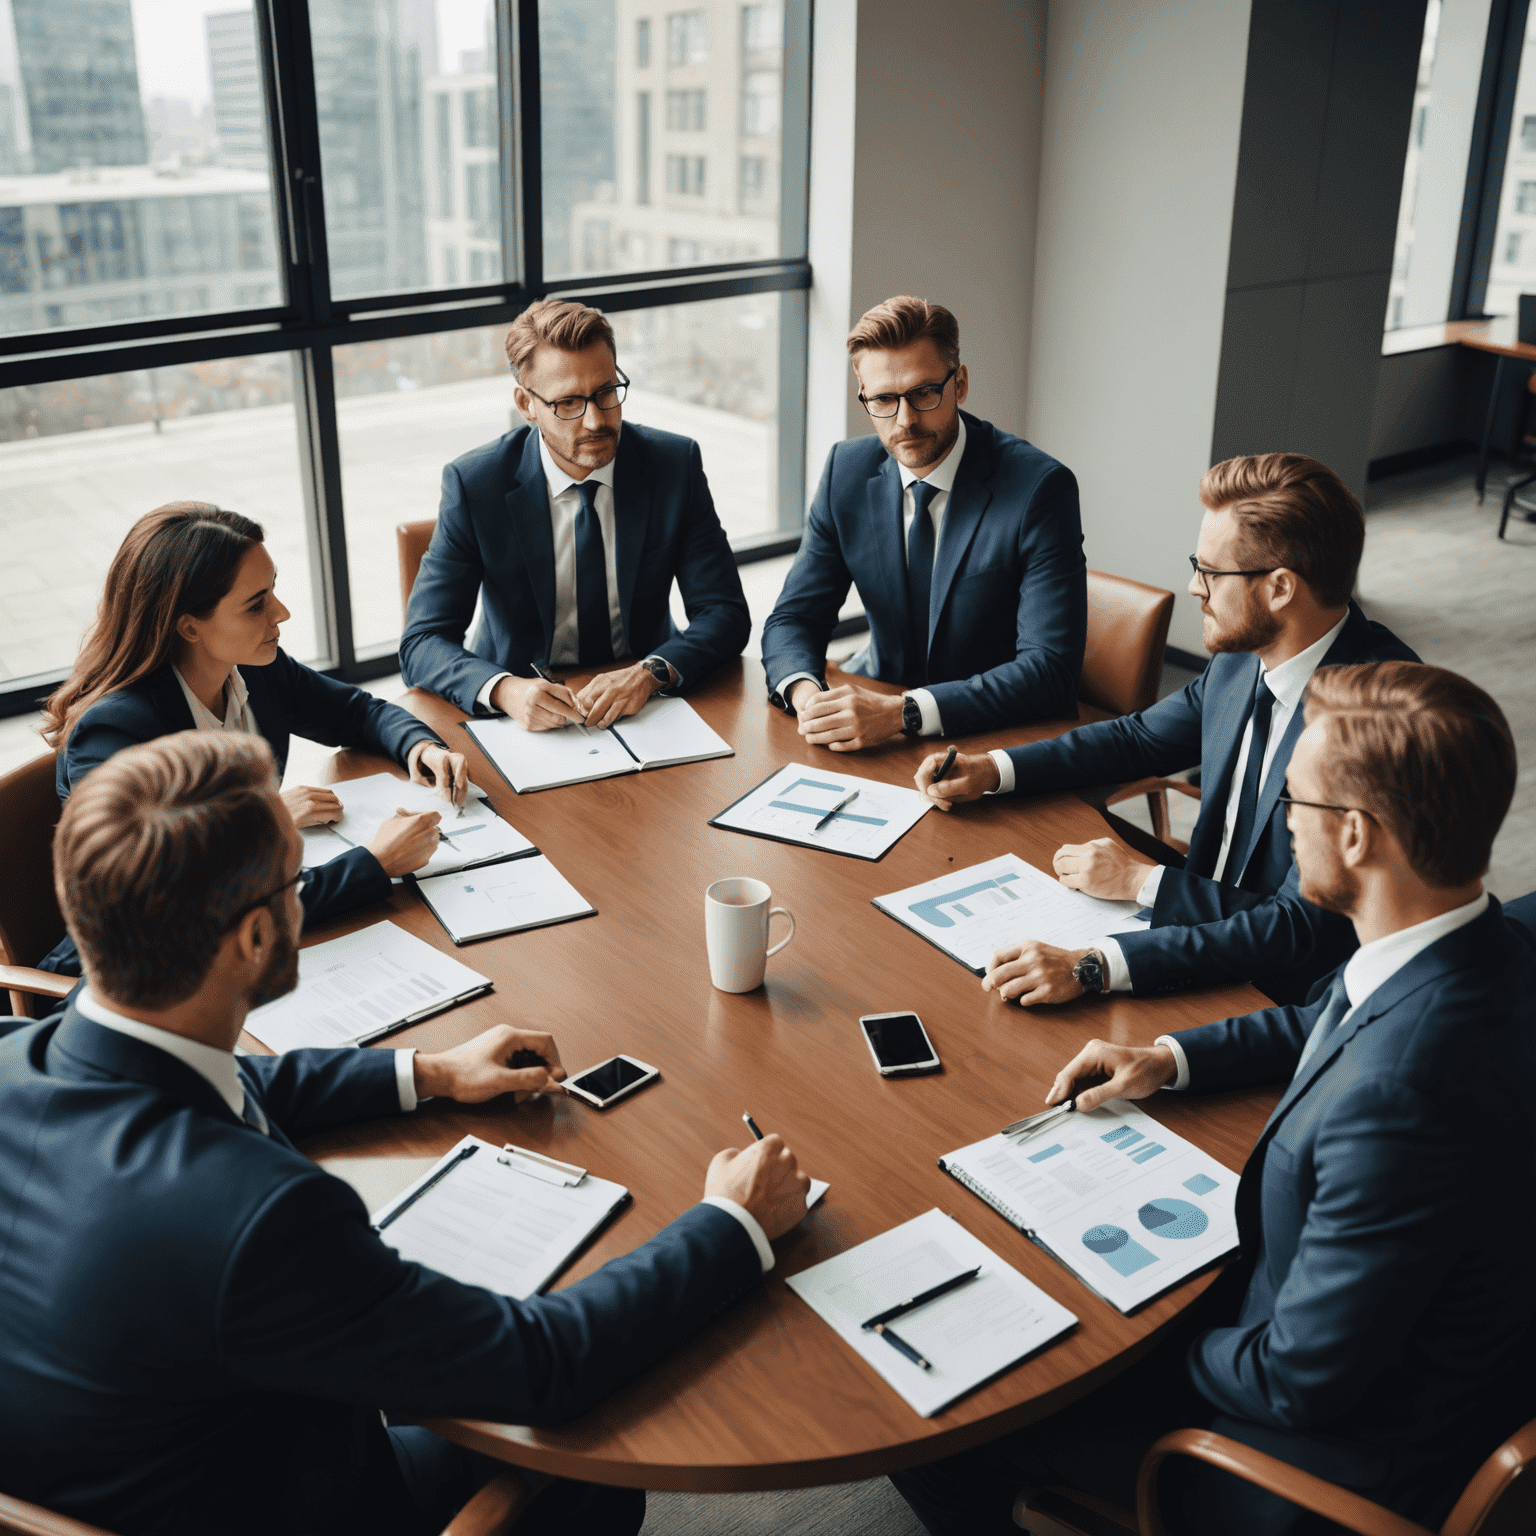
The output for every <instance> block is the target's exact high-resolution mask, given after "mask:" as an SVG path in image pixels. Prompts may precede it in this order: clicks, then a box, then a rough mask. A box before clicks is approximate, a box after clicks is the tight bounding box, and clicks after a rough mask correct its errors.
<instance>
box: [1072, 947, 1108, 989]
mask: <svg viewBox="0 0 1536 1536" xmlns="http://www.w3.org/2000/svg"><path fill="white" fill-rule="evenodd" d="M1104 970H1105V966H1104V956H1103V955H1101V954H1100V953H1099V952H1098V950H1096V949H1090V950H1089V951H1088V953H1087V954H1086V955H1084V956H1083V958H1082V959H1081V960H1079V961H1078V962H1077V964H1076V965H1074V966H1073V967H1072V979H1073V980H1074V981H1075V982H1076V983H1077V984H1078V986H1080V987H1081V988H1082V989H1083V992H1084V993H1085V994H1086V995H1087V996H1089V997H1092V996H1093V995H1094V994H1095V993H1097V992H1107V991H1108V990H1109V982H1108V979H1107V978H1106V977H1105V975H1104Z"/></svg>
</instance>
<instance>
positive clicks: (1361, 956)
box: [1344, 891, 1488, 1008]
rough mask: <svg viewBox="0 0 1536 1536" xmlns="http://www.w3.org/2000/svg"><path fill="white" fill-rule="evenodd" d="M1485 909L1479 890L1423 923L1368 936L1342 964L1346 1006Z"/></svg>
mask: <svg viewBox="0 0 1536 1536" xmlns="http://www.w3.org/2000/svg"><path fill="white" fill-rule="evenodd" d="M1487 910H1488V893H1487V891H1483V892H1482V893H1481V894H1480V895H1478V896H1475V897H1473V899H1472V900H1471V901H1469V902H1468V903H1467V904H1466V905H1465V906H1462V907H1454V908H1452V909H1451V911H1449V912H1442V913H1441V914H1440V915H1439V917H1432V918H1430V919H1429V920H1428V921H1427V922H1422V923H1415V924H1414V925H1413V927H1411V928H1399V929H1398V930H1397V932H1396V933H1389V934H1388V935H1387V936H1386V937H1385V938H1381V939H1372V940H1371V942H1370V943H1369V944H1362V945H1361V946H1360V948H1359V949H1357V950H1356V951H1355V952H1354V954H1352V955H1351V956H1350V957H1349V963H1348V964H1347V965H1346V966H1345V967H1344V990H1345V991H1346V992H1347V993H1348V994H1349V1006H1350V1007H1351V1008H1358V1007H1359V1006H1360V1004H1361V1003H1363V1002H1364V1001H1365V1000H1366V998H1368V997H1369V996H1370V995H1371V994H1372V993H1373V992H1375V991H1376V990H1377V989H1378V988H1380V987H1383V986H1385V985H1386V983H1387V982H1388V981H1390V980H1391V979H1392V977H1393V976H1395V975H1396V974H1397V973H1398V972H1399V971H1400V970H1402V968H1403V967H1404V966H1405V965H1407V964H1408V962H1409V961H1410V960H1412V959H1413V958H1414V956H1415V955H1418V954H1421V953H1422V952H1423V951H1424V950H1426V949H1428V948H1429V946H1430V945H1431V944H1434V943H1436V942H1437V941H1438V940H1440V939H1443V938H1444V937H1445V936H1446V934H1448V933H1455V931H1456V930H1457V929H1458V928H1465V927H1466V925H1467V924H1468V923H1471V922H1475V921H1476V920H1477V919H1478V918H1480V917H1481V916H1482V915H1483V913H1484V912H1486V911H1487Z"/></svg>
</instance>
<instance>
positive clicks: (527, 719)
mask: <svg viewBox="0 0 1536 1536" xmlns="http://www.w3.org/2000/svg"><path fill="white" fill-rule="evenodd" d="M491 708H492V709H499V710H500V711H501V712H502V714H504V715H509V716H510V717H511V718H512V719H513V720H516V721H517V723H518V724H519V725H520V726H522V727H523V729H524V730H527V731H557V730H559V729H560V727H561V726H565V725H573V724H574V725H581V724H582V723H583V722H584V721H585V719H586V716H585V715H584V714H583V712H582V710H581V708H580V706H578V704H577V703H576V695H575V694H574V693H572V692H571V690H570V689H569V688H567V687H566V686H565V684H564V683H551V682H549V681H547V680H546V679H545V678H542V677H504V678H502V680H501V681H500V682H499V683H497V684H496V686H495V687H494V688H493V689H492V690H491Z"/></svg>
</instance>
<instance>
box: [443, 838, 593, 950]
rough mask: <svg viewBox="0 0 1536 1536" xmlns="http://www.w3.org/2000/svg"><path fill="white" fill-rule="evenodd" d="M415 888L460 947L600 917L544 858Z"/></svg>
mask: <svg viewBox="0 0 1536 1536" xmlns="http://www.w3.org/2000/svg"><path fill="white" fill-rule="evenodd" d="M416 889H417V890H418V891H420V892H421V894H422V897H423V898H424V899H425V901H426V903H427V905H428V906H429V907H431V908H432V913H433V915H434V916H435V917H436V918H437V920H438V922H440V923H441V924H442V925H443V927H444V928H446V929H447V930H448V937H449V938H451V939H452V940H453V942H454V943H455V944H468V943H470V942H471V941H472V940H474V939H489V938H493V937H495V936H496V935H497V934H501V933H522V932H524V931H525V930H526V929H529V928H547V927H548V926H549V925H550V924H551V923H564V922H568V921H569V920H570V919H571V918H573V917H592V916H594V915H595V914H596V912H597V908H596V907H594V906H593V905H592V903H591V902H589V901H588V900H587V899H586V897H585V896H583V895H582V894H581V892H580V891H578V890H577V889H576V887H575V886H574V885H572V884H571V882H570V881H569V880H567V879H566V878H565V876H564V875H562V874H561V873H560V871H559V870H558V869H556V868H555V866H554V865H553V864H551V863H550V862H549V860H548V859H546V858H545V857H544V855H543V854H542V853H541V854H537V855H535V856H534V857H533V858H529V859H513V860H512V861H511V862H510V863H504V864H492V865H490V866H489V867H488V868H486V869H476V870H466V871H465V872H464V873H463V874H458V875H434V876H433V877H432V878H431V879H428V880H418V881H417V882H416Z"/></svg>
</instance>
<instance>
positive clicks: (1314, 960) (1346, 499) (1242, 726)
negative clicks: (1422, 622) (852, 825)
mask: <svg viewBox="0 0 1536 1536" xmlns="http://www.w3.org/2000/svg"><path fill="white" fill-rule="evenodd" d="M1200 500H1201V502H1202V504H1203V505H1204V507H1205V509H1206V510H1205V515H1204V518H1203V520H1202V522H1201V525H1200V538H1199V544H1198V553H1196V554H1193V555H1191V556H1190V557H1189V561H1190V565H1191V567H1192V568H1193V575H1192V577H1191V579H1190V583H1189V592H1190V595H1191V596H1192V597H1195V598H1198V599H1199V602H1200V611H1201V614H1202V615H1203V618H1204V632H1203V634H1202V637H1201V638H1202V639H1203V641H1204V644H1205V648H1206V649H1207V650H1208V651H1211V652H1213V653H1214V654H1213V656H1212V659H1211V662H1210V664H1209V665H1208V666H1207V667H1206V669H1205V671H1204V672H1203V673H1202V674H1201V675H1200V677H1198V678H1197V679H1196V680H1195V681H1194V682H1193V683H1191V684H1190V685H1189V687H1187V688H1185V689H1184V690H1183V691H1182V692H1180V693H1177V694H1173V695H1172V696H1170V697H1169V698H1166V699H1162V700H1160V701H1159V702H1158V703H1156V704H1154V705H1153V706H1152V707H1151V708H1150V709H1147V710H1142V711H1140V712H1139V713H1137V714H1134V715H1125V716H1122V717H1121V718H1120V719H1117V720H1106V721H1104V722H1102V723H1100V724H1096V725H1086V726H1080V727H1079V728H1078V729H1077V730H1075V731H1070V732H1068V733H1067V734H1066V735H1065V736H1061V737H1058V738H1057V739H1056V740H1054V741H1041V742H1035V743H1032V744H1031V745H1029V746H1024V747H1015V748H1013V749H1012V750H1011V751H1007V752H1001V751H999V752H990V753H984V754H976V755H973V754H966V755H962V756H961V757H959V758H958V759H957V760H956V762H955V765H954V768H953V770H952V771H951V772H950V773H949V774H948V775H947V776H946V777H945V778H943V779H942V780H940V781H939V782H938V783H935V782H934V773H935V771H936V770H937V768H938V766H939V763H940V761H941V759H940V758H939V757H936V756H935V757H931V758H929V759H928V760H927V761H926V762H924V763H923V765H922V767H921V768H920V769H919V770H918V773H917V786H918V788H919V789H920V790H922V791H924V792H925V793H926V794H927V795H928V796H929V798H930V799H932V800H933V801H934V802H935V804H937V805H939V806H940V807H942V808H943V809H945V810H948V809H950V807H951V806H953V805H954V804H956V803H957V802H960V801H967V800H979V799H981V798H982V796H983V795H995V794H1043V793H1046V792H1048V791H1051V790H1060V789H1075V788H1079V787H1082V786H1086V785H1091V784H1117V783H1128V782H1131V781H1134V780H1136V779H1143V778H1148V777H1153V776H1161V775H1166V774H1171V773H1176V772H1179V771H1182V770H1185V769H1190V768H1198V769H1199V771H1200V789H1201V796H1200V816H1199V819H1198V820H1197V821H1196V823H1195V829H1194V834H1193V836H1192V837H1191V838H1190V842H1189V853H1188V856H1187V857H1186V858H1185V860H1184V864H1183V867H1182V868H1173V867H1171V866H1165V865H1159V864H1152V863H1150V862H1148V861H1147V860H1146V859H1145V858H1142V857H1140V856H1138V855H1136V854H1133V853H1131V852H1130V851H1129V850H1127V849H1126V848H1124V847H1122V846H1121V845H1120V844H1119V843H1117V842H1116V841H1115V840H1114V839H1113V838H1108V837H1104V838H1098V839H1095V840H1094V841H1093V842H1090V843H1082V844H1068V845H1067V846H1065V847H1063V848H1060V849H1058V850H1057V853H1056V858H1055V868H1056V874H1057V876H1058V877H1059V878H1060V880H1061V882H1062V884H1063V885H1068V886H1072V887H1074V888H1075V889H1077V890H1080V891H1085V892H1086V893H1087V894H1088V895H1090V896H1098V897H1104V898H1107V899H1111V900H1121V901H1139V902H1140V903H1141V905H1142V906H1143V907H1149V908H1151V913H1152V918H1151V926H1150V928H1148V929H1147V930H1145V931H1143V932H1133V933H1121V934H1118V935H1116V937H1115V938H1113V939H1111V938H1103V939H1100V940H1098V941H1097V942H1096V943H1094V944H1092V945H1089V946H1087V947H1086V948H1082V949H1061V948H1058V947H1057V946H1055V945H1051V944H1043V943H1039V942H1037V941H1035V940H1033V939H1032V938H1031V937H1030V935H1029V934H1027V933H1021V934H1020V935H1019V938H1020V943H1019V944H1017V945H1015V946H1012V947H1010V948H1007V949H1003V950H1000V951H999V952H998V953H997V954H996V955H995V956H994V957H993V963H992V969H991V970H990V971H989V972H988V974H987V976H986V977H985V978H984V980H983V982H982V986H983V987H984V988H986V989H987V990H989V991H990V990H996V991H998V992H1000V993H1001V995H1002V996H1003V997H1004V998H1008V999H1011V1000H1015V1001H1018V1002H1019V1003H1022V1004H1023V1005H1024V1006H1026V1007H1033V1006H1034V1005H1035V1004H1038V1003H1060V1002H1066V1001H1067V1000H1068V999H1070V998H1074V997H1079V996H1081V995H1082V994H1083V993H1084V992H1090V993H1091V992H1118V991H1130V992H1134V993H1136V994H1138V995H1141V996H1146V995H1150V994H1155V993H1160V992H1171V991H1175V990H1177V989H1178V988H1181V987H1188V986H1194V985H1197V984H1208V983H1210V982H1213V981H1222V980H1225V981H1251V982H1253V983H1254V984H1255V985H1256V986H1258V987H1259V988H1260V989H1261V990H1262V991H1264V992H1265V993H1267V994H1268V995H1269V996H1270V997H1272V998H1273V999H1274V1000H1275V1001H1276V1002H1299V1001H1301V999H1302V998H1304V997H1305V996H1306V995H1307V992H1308V990H1309V988H1310V987H1311V985H1312V983H1313V982H1314V981H1316V980H1317V979H1318V977H1320V976H1325V975H1327V974H1328V972H1330V971H1332V970H1333V969H1334V967H1336V966H1337V965H1338V964H1339V963H1340V962H1341V961H1342V960H1343V959H1345V958H1346V956H1347V955H1348V954H1349V952H1350V951H1351V950H1352V949H1353V948H1354V942H1355V941H1354V936H1353V933H1352V931H1351V929H1350V926H1349V924H1348V923H1347V922H1345V921H1344V920H1343V919H1342V918H1340V917H1338V916H1335V915H1330V914H1329V913H1327V912H1324V911H1323V910H1322V909H1321V908H1319V907H1317V906H1316V905H1314V904H1312V903H1310V902H1308V901H1306V900H1305V899H1304V898H1303V896H1302V895H1301V894H1300V893H1299V892H1298V890H1297V888H1296V876H1295V870H1294V868H1293V866H1292V861H1291V847H1290V838H1289V836H1288V834H1287V832H1286V829H1285V811H1284V807H1283V806H1282V805H1281V803H1280V792H1281V790H1282V788H1283V787H1284V783H1285V770H1286V764H1287V763H1288V762H1289V761H1290V757H1291V752H1292V749H1293V748H1294V747H1295V745H1296V741H1297V738H1298V737H1299V736H1300V735H1301V730H1302V714H1301V709H1300V707H1299V706H1300V704H1301V698H1302V694H1303V693H1304V692H1305V690H1306V686H1307V682H1308V679H1310V678H1311V676H1312V674H1313V672H1314V671H1316V669H1317V668H1318V667H1321V666H1339V665H1344V664H1352V663H1361V662H1374V661H1392V660H1402V661H1417V660H1418V657H1417V656H1416V655H1415V654H1414V653H1413V651H1411V650H1410V649H1409V648H1408V647H1407V646H1406V645H1404V644H1403V643H1402V642H1401V641H1400V640H1399V639H1398V638H1397V637H1396V636H1395V635H1394V634H1393V633H1392V632H1391V631H1390V630H1389V629H1387V628H1385V627H1384V626H1383V625H1381V624H1377V623H1374V622H1372V621H1371V620H1370V619H1367V618H1366V616H1365V615H1364V614H1363V613H1362V612H1361V611H1360V608H1359V607H1358V605H1357V604H1356V603H1355V602H1354V601H1353V600H1352V599H1351V597H1350V592H1351V590H1352V589H1353V587H1354V584H1355V573H1356V571H1357V570H1358V569H1359V565H1360V555H1361V552H1362V550H1363V549H1364V546H1365V515H1364V513H1363V512H1362V510H1361V507H1360V503H1359V502H1358V501H1357V500H1356V499H1355V497H1354V496H1353V495H1351V494H1350V492H1349V490H1348V489H1347V488H1346V487H1345V485H1344V484H1343V482H1342V481H1341V480H1340V479H1339V477H1338V476H1337V475H1336V474H1334V472H1333V471H1332V470H1331V469H1329V468H1328V467H1327V466H1326V465H1324V464H1320V463H1318V462H1317V460H1316V459H1309V458H1306V457H1305V456H1303V455H1301V454H1296V453H1268V454H1261V455H1258V456H1257V457H1247V458H1239V459H1228V460H1227V461H1226V462H1225V463H1223V464H1217V465H1215V466H1214V467H1213V468H1212V469H1209V470H1207V471H1206V473H1205V476H1204V478H1203V479H1202V480H1201V482H1200Z"/></svg>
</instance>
